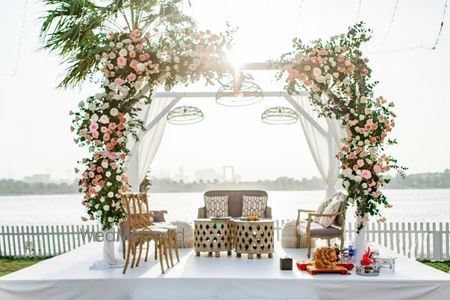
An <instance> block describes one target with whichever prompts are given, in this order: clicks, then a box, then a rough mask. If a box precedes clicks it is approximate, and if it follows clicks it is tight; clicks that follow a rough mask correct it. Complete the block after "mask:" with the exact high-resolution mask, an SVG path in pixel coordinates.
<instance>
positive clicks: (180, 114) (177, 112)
mask: <svg viewBox="0 0 450 300" xmlns="http://www.w3.org/2000/svg"><path fill="white" fill-rule="evenodd" d="M203 119H204V116H203V112H202V111H201V110H200V109H199V108H197V107H195V106H179V107H175V108H174V109H172V110H171V111H170V112H169V113H168V114H167V122H169V123H170V124H174V125H189V124H194V123H198V122H200V121H202V120H203Z"/></svg>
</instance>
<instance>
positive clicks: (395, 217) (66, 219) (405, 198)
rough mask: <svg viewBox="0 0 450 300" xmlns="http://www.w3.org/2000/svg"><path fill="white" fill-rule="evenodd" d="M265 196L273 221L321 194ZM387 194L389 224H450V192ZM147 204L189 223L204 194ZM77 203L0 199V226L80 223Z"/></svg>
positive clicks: (161, 196) (162, 196)
mask: <svg viewBox="0 0 450 300" xmlns="http://www.w3.org/2000/svg"><path fill="white" fill-rule="evenodd" d="M268 193H269V206H271V207H272V213H273V218H274V219H294V218H296V209H297V208H305V209H315V208H317V206H318V204H319V202H320V201H321V199H322V198H323V195H324V192H323V191H295V192H279V191H277V192H268ZM386 194H387V195H388V196H389V197H390V199H391V203H392V204H393V205H394V207H393V208H391V209H384V210H383V213H384V216H386V218H387V219H388V222H450V189H447V190H387V191H386ZM149 202H150V205H151V209H166V210H168V212H169V213H168V219H169V220H192V219H194V218H196V216H197V208H198V207H200V206H202V204H203V193H150V195H149ZM80 203H81V196H80V195H78V194H74V195H49V196H48V195H39V196H2V197H0V225H37V224H49V225H58V224H80V223H82V222H81V220H80V216H81V215H83V213H84V207H83V206H81V204H80ZM352 212H353V210H351V212H349V214H348V216H351V215H350V213H352ZM349 220H351V221H353V218H351V217H349Z"/></svg>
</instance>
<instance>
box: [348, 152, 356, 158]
mask: <svg viewBox="0 0 450 300" xmlns="http://www.w3.org/2000/svg"><path fill="white" fill-rule="evenodd" d="M348 158H349V159H355V158H356V155H355V152H352V153H350V154H349V155H348Z"/></svg>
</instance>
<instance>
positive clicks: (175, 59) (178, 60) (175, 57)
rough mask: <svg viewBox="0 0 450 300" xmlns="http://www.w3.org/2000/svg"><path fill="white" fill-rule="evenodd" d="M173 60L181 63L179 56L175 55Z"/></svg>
mask: <svg viewBox="0 0 450 300" xmlns="http://www.w3.org/2000/svg"><path fill="white" fill-rule="evenodd" d="M173 62H174V63H176V64H179V63H180V58H179V57H178V56H174V57H173Z"/></svg>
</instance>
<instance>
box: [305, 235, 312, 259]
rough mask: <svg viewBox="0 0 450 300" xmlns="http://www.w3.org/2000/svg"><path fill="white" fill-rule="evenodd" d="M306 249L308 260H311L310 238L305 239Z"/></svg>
mask: <svg viewBox="0 0 450 300" xmlns="http://www.w3.org/2000/svg"><path fill="white" fill-rule="evenodd" d="M306 248H308V253H307V255H308V258H311V237H310V236H308V237H307V238H306Z"/></svg>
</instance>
